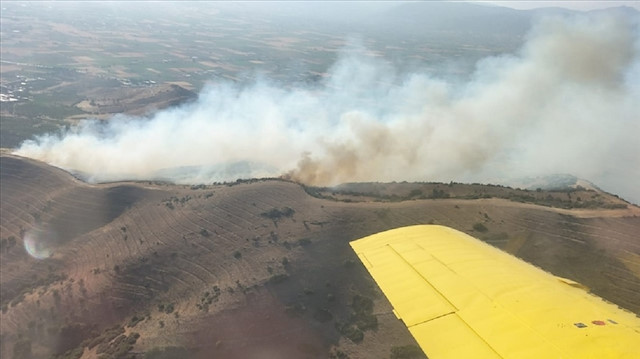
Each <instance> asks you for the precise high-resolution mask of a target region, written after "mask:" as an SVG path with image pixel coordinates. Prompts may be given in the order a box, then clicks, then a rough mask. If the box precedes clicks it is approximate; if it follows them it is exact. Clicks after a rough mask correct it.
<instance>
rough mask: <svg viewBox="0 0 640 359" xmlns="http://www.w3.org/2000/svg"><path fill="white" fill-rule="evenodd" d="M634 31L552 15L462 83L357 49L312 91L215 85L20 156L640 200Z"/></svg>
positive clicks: (81, 129)
mask: <svg viewBox="0 0 640 359" xmlns="http://www.w3.org/2000/svg"><path fill="white" fill-rule="evenodd" d="M636 26H637V25H634V24H630V23H629V22H628V21H624V19H620V18H616V17H614V16H610V15H609V16H600V17H597V18H596V17H580V18H572V19H568V18H555V19H547V20H544V21H542V22H540V23H539V24H538V25H536V26H535V27H534V28H533V29H532V31H531V33H530V34H529V37H528V39H527V42H526V43H525V45H524V46H523V48H522V49H521V51H520V52H519V53H518V54H517V55H511V56H501V57H493V58H488V59H485V60H483V61H481V62H480V63H478V64H477V69H476V72H475V73H474V74H473V76H472V78H471V80H470V81H468V82H467V83H465V84H463V85H460V84H452V83H448V82H447V81H446V79H439V78H438V77H437V74H436V75H430V74H426V73H411V74H400V73H397V72H396V71H395V70H394V68H393V67H392V66H391V65H390V64H388V63H385V62H382V61H381V60H377V59H374V58H372V57H369V56H367V54H366V50H365V49H363V48H361V47H358V46H351V47H350V48H349V49H347V50H345V51H344V53H343V55H342V56H341V58H340V59H339V60H338V61H337V62H336V64H335V65H334V66H333V67H332V68H331V70H330V73H329V76H328V77H327V78H326V80H325V82H324V83H323V84H322V86H321V87H319V88H297V89H284V88H281V87H279V86H276V85H274V84H272V83H270V82H269V81H266V80H260V81H256V82H255V84H254V85H252V86H244V87H240V86H238V85H234V84H229V83H224V84H220V83H218V84H214V85H210V86H208V87H206V88H205V89H204V90H203V91H202V93H201V94H200V96H199V99H198V100H197V101H196V102H195V103H193V104H189V105H185V106H182V107H179V108H174V109H168V110H164V111H160V112H158V113H156V114H154V115H153V116H152V117H150V118H146V119H142V118H134V117H127V116H116V117H115V118H113V119H111V120H110V121H108V122H106V123H105V122H85V123H83V124H81V125H80V126H78V127H76V128H73V129H71V130H69V131H68V132H66V133H64V134H62V135H47V136H43V137H39V138H37V139H36V140H33V141H27V142H25V143H24V144H23V145H22V146H21V147H20V148H19V149H18V150H17V151H16V153H17V154H19V155H23V156H27V157H32V158H36V159H40V160H43V161H46V162H48V163H51V164H53V165H55V166H59V167H62V168H65V169H72V170H77V171H80V172H82V173H85V174H86V175H87V176H88V178H89V179H90V180H93V181H109V180H118V179H151V178H158V177H163V178H169V179H173V180H176V181H178V182H184V183H202V182H205V183H207V182H212V181H223V180H235V179H236V178H238V177H254V176H257V177H259V176H278V175H284V174H286V175H288V176H290V177H291V178H293V179H296V180H300V181H302V182H305V183H309V184H316V185H332V184H337V183H341V182H347V181H392V180H400V181H402V180H407V181H412V180H421V181H450V180H454V181H474V182H475V181H477V182H482V181H491V182H493V183H501V182H502V183H504V182H505V181H508V180H509V179H510V178H515V177H522V176H531V175H545V174H551V173H571V174H574V175H577V176H578V177H582V178H586V179H589V180H591V181H593V182H594V183H596V184H598V185H600V186H601V187H603V188H604V189H606V190H609V191H611V192H614V193H617V194H620V195H622V196H623V197H625V198H627V199H630V200H633V201H635V202H637V203H640V190H639V189H638V187H637V185H636V183H637V180H638V179H639V178H640V141H639V140H638V136H639V134H640V118H639V115H638V114H639V113H640V100H639V99H640V56H639V52H638V50H639V44H640V40H639V38H640V37H639V36H638V29H637V27H636ZM196 168H197V169H196Z"/></svg>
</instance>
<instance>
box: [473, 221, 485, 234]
mask: <svg viewBox="0 0 640 359" xmlns="http://www.w3.org/2000/svg"><path fill="white" fill-rule="evenodd" d="M473 230H474V231H476V232H480V233H485V232H488V231H489V229H488V228H487V227H486V226H485V225H484V224H482V223H480V222H478V223H476V224H474V225H473Z"/></svg>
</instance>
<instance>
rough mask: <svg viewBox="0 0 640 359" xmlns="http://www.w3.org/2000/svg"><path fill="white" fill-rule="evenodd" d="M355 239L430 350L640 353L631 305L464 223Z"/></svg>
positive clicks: (460, 354)
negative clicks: (478, 235)
mask: <svg viewBox="0 0 640 359" xmlns="http://www.w3.org/2000/svg"><path fill="white" fill-rule="evenodd" d="M351 247H352V248H353V249H354V251H355V252H356V253H357V255H358V257H359V258H360V260H361V261H362V263H363V264H364V265H365V267H366V268H367V270H368V271H369V272H370V273H371V276H372V277H373V279H374V280H375V281H376V282H377V283H378V286H379V287H380V288H381V289H382V291H383V292H384V294H385V295H386V296H387V298H388V299H389V302H391V305H392V306H393V307H394V312H395V314H396V316H397V317H398V318H399V319H401V320H402V321H403V322H404V324H405V325H406V326H407V327H408V328H409V331H410V332H411V334H412V335H413V336H414V338H415V339H416V340H417V342H418V344H419V345H420V347H421V348H422V350H423V351H424V352H425V354H427V356H428V357H429V358H431V359H438V358H536V359H540V358H640V319H639V318H638V317H636V316H635V315H634V314H632V313H630V312H627V311H625V310H622V309H619V308H618V307H617V306H615V305H613V304H611V303H608V302H605V301H604V300H602V299H601V298H599V297H596V296H594V295H592V294H590V293H588V292H587V291H585V289H583V287H581V286H580V285H578V283H575V282H573V281H570V280H568V279H564V278H558V277H555V276H553V275H551V274H549V273H547V272H545V271H543V270H541V269H539V268H537V267H535V266H533V265H530V264H528V263H526V262H524V261H522V260H520V259H518V258H516V257H514V256H512V255H510V254H507V253H505V252H503V251H501V250H499V249H497V248H494V247H492V246H490V245H488V244H486V243H484V242H482V241H479V240H477V239H475V238H473V237H471V236H469V235H466V234H464V233H462V232H459V231H456V230H454V229H451V228H448V227H443V226H435V225H423V226H411V227H403V228H398V229H394V230H390V231H386V232H381V233H377V234H374V235H371V236H369V237H365V238H362V239H359V240H356V241H353V242H351Z"/></svg>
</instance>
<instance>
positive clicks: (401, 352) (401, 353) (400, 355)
mask: <svg viewBox="0 0 640 359" xmlns="http://www.w3.org/2000/svg"><path fill="white" fill-rule="evenodd" d="M426 357H427V356H426V355H424V353H423V352H422V350H421V349H420V348H418V347H417V346H415V345H402V346H393V347H391V359H421V358H426Z"/></svg>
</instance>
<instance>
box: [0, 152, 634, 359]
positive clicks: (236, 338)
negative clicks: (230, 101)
mask: <svg viewBox="0 0 640 359" xmlns="http://www.w3.org/2000/svg"><path fill="white" fill-rule="evenodd" d="M0 159H1V162H0V190H1V192H0V195H1V198H2V201H1V207H0V209H1V221H0V237H1V239H2V249H1V254H0V259H1V260H2V262H1V267H0V269H1V274H2V276H1V282H0V285H1V301H2V314H0V323H1V324H0V325H1V326H0V328H1V330H2V335H1V338H0V340H1V345H0V346H1V348H2V349H1V353H0V354H1V356H2V357H3V358H5V357H6V358H31V357H33V358H45V357H51V356H52V355H59V356H60V357H74V358H80V357H82V358H96V357H98V356H100V355H102V357H107V358H109V357H113V358H120V357H122V358H126V357H137V358H154V357H157V358H159V357H161V355H162V354H163V353H164V354H167V353H173V354H174V356H179V357H193V358H212V357H222V358H253V357H257V356H258V355H260V357H265V356H267V357H268V355H271V356H272V357H278V358H283V357H284V358H326V357H327V356H329V357H334V358H346V357H350V358H389V357H390V355H391V351H392V348H394V347H396V348H397V347H400V346H404V345H415V343H414V342H413V339H412V338H411V336H410V335H409V333H408V332H407V331H406V329H405V328H404V327H403V326H402V324H401V323H400V322H398V321H397V320H396V319H395V317H394V316H393V314H392V313H391V307H390V305H389V304H388V303H387V301H386V299H384V297H383V296H382V295H381V293H380V291H379V290H378V289H377V288H376V286H375V284H374V282H373V281H372V280H371V279H370V278H369V277H368V275H367V274H366V271H365V270H364V268H363V267H362V266H361V265H360V264H359V262H358V261H357V258H356V256H355V255H354V254H353V253H352V251H351V250H350V248H349V246H348V242H349V241H351V240H353V239H357V238H360V237H362V236H365V235H368V234H372V233H375V232H378V231H381V230H385V229H390V228H395V227H399V226H404V225H411V224H419V223H437V224H443V225H448V226H451V227H453V228H457V229H460V230H463V231H465V232H467V233H470V234H472V235H474V236H476V237H479V238H482V239H483V240H486V241H488V242H490V243H491V244H493V245H496V246H498V247H500V248H502V249H504V250H506V251H508V252H511V253H513V254H515V255H517V256H519V257H521V258H523V259H525V260H527V261H529V262H532V263H534V264H536V265H538V266H540V267H542V268H544V269H546V270H548V271H550V272H552V273H554V274H556V275H559V276H563V277H568V278H571V279H574V280H577V281H579V282H581V283H583V284H585V285H586V286H588V287H589V288H591V289H592V291H593V292H595V293H596V294H598V295H600V296H603V297H604V298H606V299H608V300H610V301H612V302H614V303H616V304H618V305H621V306H623V307H625V308H627V309H629V310H631V311H633V312H635V313H637V314H638V313H640V238H639V233H640V217H639V216H640V208H638V207H636V206H633V205H629V204H626V203H624V202H623V201H621V200H619V199H617V198H615V197H614V196H611V195H608V194H606V193H601V192H598V196H600V197H602V198H604V199H605V201H604V202H606V203H608V204H611V203H613V204H615V203H618V204H620V205H619V206H609V207H612V208H617V209H599V208H589V209H562V208H552V207H545V206H540V205H536V204H531V203H520V202H515V201H509V200H507V199H498V198H483V199H461V198H448V199H444V198H439V199H411V200H397V201H393V202H384V201H378V202H376V201H373V200H372V201H369V200H366V201H361V202H357V201H350V202H347V201H344V200H342V201H340V200H335V198H334V199H333V200H331V199H326V198H324V199H323V198H318V197H314V196H311V195H309V193H308V189H307V191H305V188H303V187H302V186H300V185H298V184H296V183H292V182H287V181H280V180H256V181H244V182H238V183H233V184H226V185H214V186H193V187H191V186H176V185H169V184H163V183H147V182H144V183H143V182H136V183H132V182H131V183H109V184H102V185H89V184H86V183H83V182H81V181H79V180H76V179H75V178H73V177H72V176H70V175H69V174H67V173H66V172H64V171H61V170H59V169H56V168H53V167H50V166H48V165H46V164H43V163H39V162H36V161H32V160H28V159H24V158H20V157H15V156H11V155H3V156H2V157H0ZM405 186H409V187H403V188H400V189H398V193H400V192H402V191H405V190H406V189H407V188H410V186H411V184H406V185H405ZM460 186H462V185H460ZM400 187H402V186H400ZM407 192H409V191H407ZM543 194H544V193H542V194H540V195H543ZM553 195H554V196H556V194H553ZM325 197H326V196H325ZM625 206H626V208H623V207H625ZM168 347H169V348H168Z"/></svg>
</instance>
